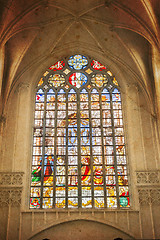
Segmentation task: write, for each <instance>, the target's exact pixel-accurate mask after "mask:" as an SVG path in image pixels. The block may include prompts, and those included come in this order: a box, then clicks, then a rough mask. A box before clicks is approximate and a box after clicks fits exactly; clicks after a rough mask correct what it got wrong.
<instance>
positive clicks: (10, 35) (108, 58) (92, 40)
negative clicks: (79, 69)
mask: <svg viewBox="0 0 160 240" xmlns="http://www.w3.org/2000/svg"><path fill="white" fill-rule="evenodd" d="M0 6H1V9H0V26H1V27H0V41H1V50H0V59H1V63H2V64H1V68H0V75H1V79H2V81H1V85H0V86H2V87H1V88H2V89H1V99H2V102H3V103H5V102H6V101H7V98H8V96H9V94H10V92H11V90H12V89H13V87H14V85H15V84H16V83H17V82H18V81H19V79H21V78H22V77H24V76H25V74H28V76H31V75H32V74H33V73H34V71H35V70H36V69H38V71H42V72H44V70H45V69H44V67H46V68H47V67H48V66H49V65H50V64H53V63H54V62H55V61H57V60H59V58H61V57H64V56H67V55H69V54H71V53H84V54H85V53H86V54H90V55H91V56H92V57H94V56H97V57H99V60H101V62H102V63H104V64H108V65H109V67H110V68H111V70H113V72H114V69H116V68H115V67H114V66H115V65H116V66H118V67H119V68H120V69H122V70H123V71H124V72H125V71H126V72H129V74H130V75H132V77H133V78H134V79H135V81H137V83H138V84H140V85H141V86H142V88H144V90H145V91H146V92H147V94H148V96H149V98H150V99H152V98H153V95H154V75H153V71H152V50H153V48H155V49H158V51H159V46H160V44H159V39H160V37H159V29H160V28H159V24H160V11H158V8H159V9H160V1H159V0H106V1H105V0H55V1H54V0H48V1H47V0H40V1H36V0H23V1H22V0H1V1H0ZM42 63H43V64H42ZM40 69H41V70H40ZM115 74H116V70H115Z"/></svg>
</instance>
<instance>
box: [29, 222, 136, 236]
mask: <svg viewBox="0 0 160 240" xmlns="http://www.w3.org/2000/svg"><path fill="white" fill-rule="evenodd" d="M79 222H84V223H85V222H86V223H87V224H91V225H92V223H95V224H96V225H97V224H98V225H99V224H100V225H99V226H104V228H106V227H107V228H108V229H106V230H107V232H106V233H103V235H102V236H103V237H106V238H108V239H110V237H111V238H113V237H115V238H118V237H122V238H123V237H124V239H125V238H126V239H135V238H134V236H133V235H132V234H131V233H130V232H129V231H127V230H126V229H125V228H119V227H118V226H117V225H116V224H113V223H111V222H109V221H106V220H101V219H95V218H94V217H66V218H64V219H63V220H59V221H57V220H56V221H55V222H52V223H50V224H47V226H43V228H39V229H37V230H36V231H34V232H33V233H32V234H31V235H30V236H29V238H28V239H29V240H38V239H39V238H43V237H46V236H47V237H51V234H49V235H48V232H47V231H48V230H51V231H52V229H54V228H55V231H54V230H53V232H52V237H53V236H54V234H55V235H56V231H57V228H56V227H58V226H60V225H61V226H63V225H64V224H67V225H68V226H69V225H70V224H71V223H74V224H75V226H77V227H78V226H79ZM98 225H97V226H98ZM79 231H80V234H81V231H83V229H82V230H79ZM85 231H86V230H84V232H85ZM98 231H99V230H98V229H97V232H98ZM99 233H100V232H99ZM43 234H44V235H43ZM105 234H106V236H105ZM62 235H63V232H62ZM85 235H88V239H93V237H95V233H94V232H92V233H91V232H90V233H89V234H88V233H87V232H86V233H85ZM90 235H91V236H92V237H91V236H90ZM102 236H101V237H102ZM95 239H96V238H95Z"/></svg>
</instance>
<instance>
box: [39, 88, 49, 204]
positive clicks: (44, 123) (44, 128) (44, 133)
mask: <svg viewBox="0 0 160 240" xmlns="http://www.w3.org/2000/svg"><path fill="white" fill-rule="evenodd" d="M46 102H47V93H46V91H45V92H44V116H43V138H42V170H41V201H40V208H42V201H43V183H44V159H45V137H46Z"/></svg>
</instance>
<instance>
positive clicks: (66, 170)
mask: <svg viewBox="0 0 160 240" xmlns="http://www.w3.org/2000/svg"><path fill="white" fill-rule="evenodd" d="M65 167H66V169H65V173H66V176H65V178H66V191H65V192H66V201H65V202H66V208H68V93H66V156H65Z"/></svg>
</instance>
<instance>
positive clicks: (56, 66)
mask: <svg viewBox="0 0 160 240" xmlns="http://www.w3.org/2000/svg"><path fill="white" fill-rule="evenodd" d="M64 66H65V63H64V61H58V62H56V63H55V64H54V65H52V66H50V67H49V69H50V70H53V71H57V70H62V69H63V67H64Z"/></svg>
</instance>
